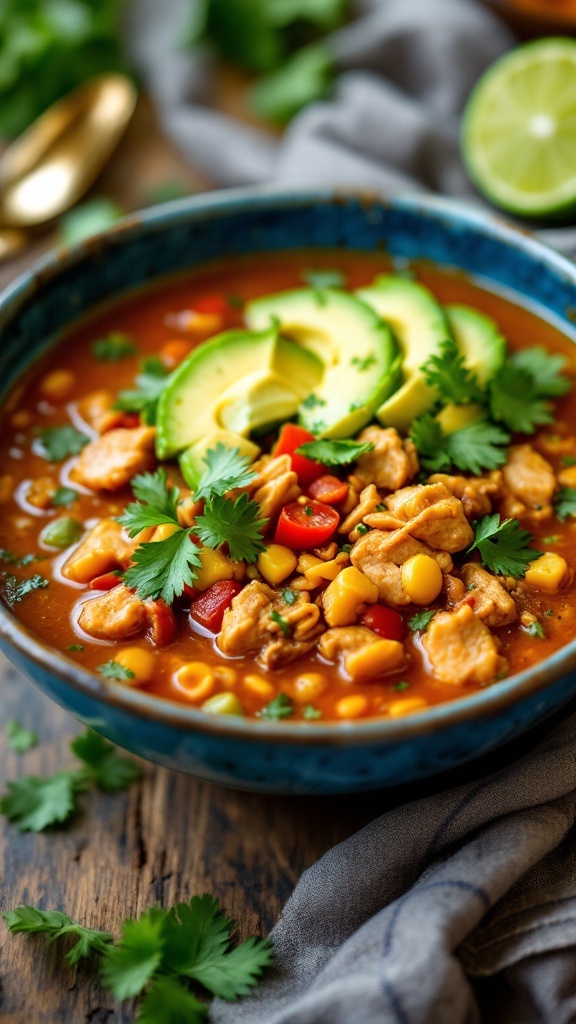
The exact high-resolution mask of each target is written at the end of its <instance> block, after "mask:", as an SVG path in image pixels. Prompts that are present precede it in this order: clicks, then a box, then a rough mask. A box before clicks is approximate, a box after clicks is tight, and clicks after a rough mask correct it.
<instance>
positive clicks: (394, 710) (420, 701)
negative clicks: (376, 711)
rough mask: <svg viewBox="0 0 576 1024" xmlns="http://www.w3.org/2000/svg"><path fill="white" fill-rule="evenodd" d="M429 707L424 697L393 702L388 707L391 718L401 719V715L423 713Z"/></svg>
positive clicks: (404, 698) (405, 698) (406, 698)
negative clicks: (415, 712)
mask: <svg viewBox="0 0 576 1024" xmlns="http://www.w3.org/2000/svg"><path fill="white" fill-rule="evenodd" d="M427 707H428V701H427V700H426V699H425V698H424V697H403V698H402V699H401V700H393V701H392V703H391V704H389V705H388V714H389V715H390V716H391V718H399V717H400V715H411V714H412V713H413V712H414V711H422V709H423V708H427Z"/></svg>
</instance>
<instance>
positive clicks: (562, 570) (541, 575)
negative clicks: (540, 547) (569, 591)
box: [524, 551, 568, 594]
mask: <svg viewBox="0 0 576 1024" xmlns="http://www.w3.org/2000/svg"><path fill="white" fill-rule="evenodd" d="M567 572H568V566H567V564H566V559H564V558H562V555H557V554H556V553H555V552H554V551H545V552H544V554H543V555H541V556H540V558H537V559H536V560H535V561H534V562H531V563H530V565H529V567H528V569H527V570H526V575H525V577H524V582H525V583H527V584H528V586H529V587H534V589H535V590H544V591H545V593H547V594H556V593H558V591H559V590H560V587H561V586H562V584H563V582H564V580H565V579H566V574H567Z"/></svg>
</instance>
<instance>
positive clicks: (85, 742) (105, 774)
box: [70, 663, 142, 793]
mask: <svg viewBox="0 0 576 1024" xmlns="http://www.w3.org/2000/svg"><path fill="white" fill-rule="evenodd" d="M109 664H110V663H109ZM131 675H132V676H133V675H134V673H131ZM70 749H71V751H72V753H73V754H74V755H75V756H76V757H77V758H78V759H79V760H80V761H82V762H83V763H84V765H85V771H86V776H87V778H88V779H89V781H90V782H93V783H94V784H95V785H96V786H98V789H101V790H102V791H103V792H104V793H113V792H115V791H116V790H120V789H126V787H127V785H128V784H129V783H130V782H134V780H135V779H139V778H140V775H141V774H142V773H141V771H140V767H139V765H137V764H136V761H133V760H132V758H131V757H124V756H123V755H122V754H120V753H119V751H118V750H117V749H116V747H115V746H114V745H113V744H112V743H108V741H107V740H105V739H104V738H103V737H102V736H99V735H98V733H96V732H94V731H93V730H92V729H87V730H86V732H83V733H80V735H79V736H76V738H75V739H74V740H73V741H72V743H71V744H70Z"/></svg>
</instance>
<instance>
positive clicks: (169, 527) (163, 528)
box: [150, 523, 179, 542]
mask: <svg viewBox="0 0 576 1024" xmlns="http://www.w3.org/2000/svg"><path fill="white" fill-rule="evenodd" d="M178 529H179V527H178V526H176V523H162V524H161V525H160V526H155V527H154V533H153V534H152V536H151V537H150V541H154V542H156V541H160V540H168V537H171V536H172V535H173V534H174V533H176V532H177V531H178Z"/></svg>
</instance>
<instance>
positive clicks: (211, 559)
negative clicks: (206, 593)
mask: <svg viewBox="0 0 576 1024" xmlns="http://www.w3.org/2000/svg"><path fill="white" fill-rule="evenodd" d="M200 562H201V563H202V565H201V568H200V569H199V570H198V576H197V577H196V580H195V581H194V586H195V587H196V589H197V590H208V587H211V586H212V584H213V583H218V582H219V580H241V579H242V578H243V576H244V574H245V572H246V567H245V565H244V562H233V561H232V560H231V559H230V558H227V557H226V555H224V554H222V552H221V551H212V550H211V549H210V548H202V550H201V552H200Z"/></svg>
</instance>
